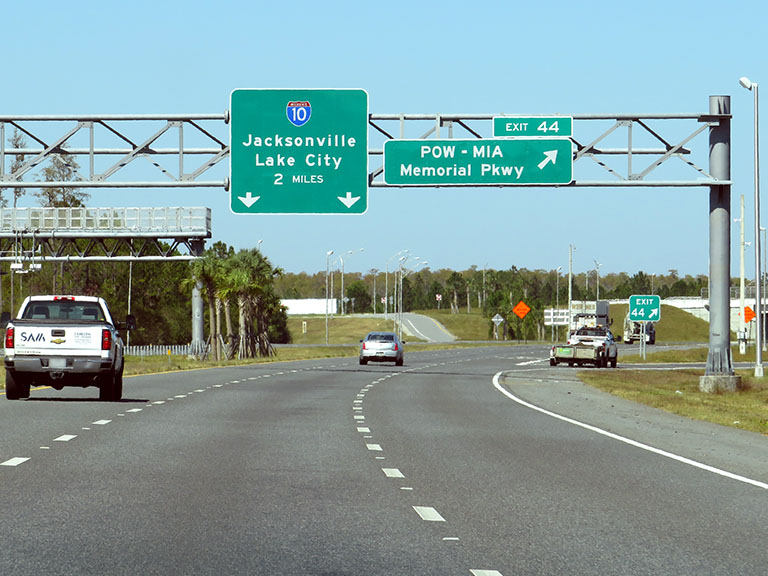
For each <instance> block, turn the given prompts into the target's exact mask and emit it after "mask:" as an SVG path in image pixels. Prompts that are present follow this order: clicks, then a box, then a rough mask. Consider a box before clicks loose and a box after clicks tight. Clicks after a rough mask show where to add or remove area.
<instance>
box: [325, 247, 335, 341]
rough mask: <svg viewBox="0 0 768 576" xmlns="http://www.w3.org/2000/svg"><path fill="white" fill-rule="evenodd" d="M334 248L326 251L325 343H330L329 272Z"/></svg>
mask: <svg viewBox="0 0 768 576" xmlns="http://www.w3.org/2000/svg"><path fill="white" fill-rule="evenodd" d="M332 254H333V250H328V252H326V253H325V345H326V346H327V345H328V274H329V272H330V270H331V255H332Z"/></svg>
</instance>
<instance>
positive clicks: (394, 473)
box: [381, 468, 405, 478]
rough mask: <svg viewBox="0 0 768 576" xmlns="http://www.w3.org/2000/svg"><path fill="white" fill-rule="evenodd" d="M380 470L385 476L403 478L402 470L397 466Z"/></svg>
mask: <svg viewBox="0 0 768 576" xmlns="http://www.w3.org/2000/svg"><path fill="white" fill-rule="evenodd" d="M381 471H382V472H384V475H385V476H386V477H387V478H405V476H404V475H403V473H402V472H400V470H398V469H397V468H382V469H381Z"/></svg>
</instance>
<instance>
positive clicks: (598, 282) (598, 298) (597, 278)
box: [595, 260, 602, 302]
mask: <svg viewBox="0 0 768 576" xmlns="http://www.w3.org/2000/svg"><path fill="white" fill-rule="evenodd" d="M600 266H602V264H600V262H598V261H597V260H595V277H596V280H597V292H596V293H595V302H597V301H598V300H600Z"/></svg>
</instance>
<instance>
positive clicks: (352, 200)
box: [336, 192, 360, 208]
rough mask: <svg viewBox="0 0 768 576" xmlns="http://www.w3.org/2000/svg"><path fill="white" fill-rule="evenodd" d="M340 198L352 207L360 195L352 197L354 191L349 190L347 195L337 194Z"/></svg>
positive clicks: (348, 206) (343, 202)
mask: <svg viewBox="0 0 768 576" xmlns="http://www.w3.org/2000/svg"><path fill="white" fill-rule="evenodd" d="M336 198H338V199H339V200H341V203H342V204H344V206H346V207H347V208H352V206H353V205H354V204H355V202H357V201H358V200H360V196H355V197H354V198H353V197H352V192H347V195H346V196H336Z"/></svg>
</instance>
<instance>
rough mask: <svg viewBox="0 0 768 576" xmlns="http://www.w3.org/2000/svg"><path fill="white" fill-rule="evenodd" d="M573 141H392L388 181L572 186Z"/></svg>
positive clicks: (386, 148)
mask: <svg viewBox="0 0 768 576" xmlns="http://www.w3.org/2000/svg"><path fill="white" fill-rule="evenodd" d="M572 179H573V153H572V144H571V141H570V140H568V139H563V138H560V139H543V138H535V139H521V140H512V139H506V138H504V139H482V140H480V139H476V140H387V141H386V142H385V143H384V181H385V182H386V183H387V184H392V185H402V186H456V185H458V186H461V185H483V184H487V185H505V186H506V185H516V184H518V185H524V184H551V185H559V184H569V183H570V182H571V180H572Z"/></svg>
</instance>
